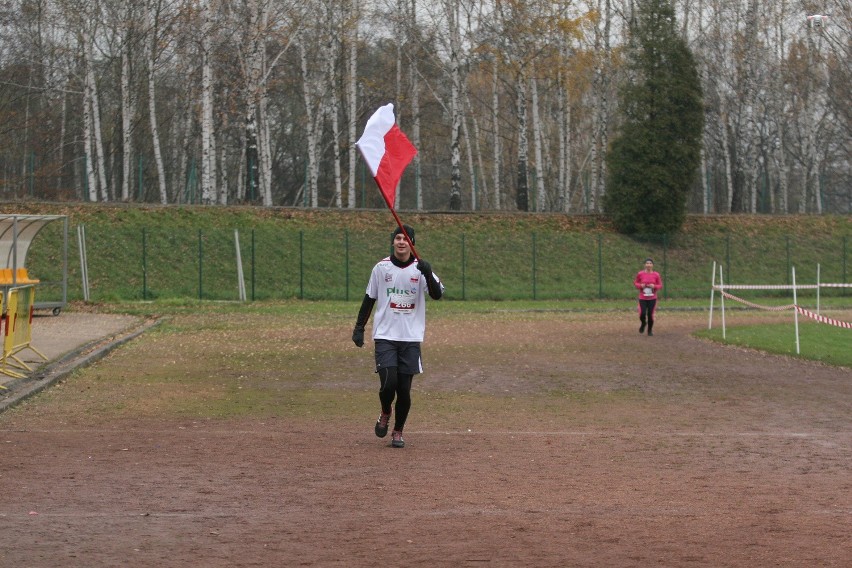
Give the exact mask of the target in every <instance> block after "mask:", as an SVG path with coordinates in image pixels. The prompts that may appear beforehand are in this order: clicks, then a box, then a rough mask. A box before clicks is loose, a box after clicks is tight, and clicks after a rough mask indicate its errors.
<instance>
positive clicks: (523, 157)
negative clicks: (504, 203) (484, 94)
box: [515, 70, 530, 211]
mask: <svg viewBox="0 0 852 568" xmlns="http://www.w3.org/2000/svg"><path fill="white" fill-rule="evenodd" d="M516 88H517V91H518V100H517V112H518V171H517V180H518V184H517V185H518V188H517V195H516V197H515V199H516V203H517V206H518V210H519V211H529V209H530V204H529V184H528V179H527V169H528V167H529V158H528V155H529V142H528V141H527V81H526V77H525V76H524V73H523V70H521V71H519V72H518V77H517V81H516Z"/></svg>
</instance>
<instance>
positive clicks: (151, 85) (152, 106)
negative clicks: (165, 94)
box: [148, 0, 168, 205]
mask: <svg viewBox="0 0 852 568" xmlns="http://www.w3.org/2000/svg"><path fill="white" fill-rule="evenodd" d="M149 18H150V24H151V25H150V26H149V29H150V30H151V38H150V40H149V42H148V116H149V118H150V120H151V140H152V143H153V146H154V162H155V163H156V166H157V181H158V183H159V188H160V203H161V204H163V205H165V204H166V203H168V194H167V193H166V168H165V166H164V165H163V153H162V151H161V149H160V129H159V127H158V126H157V105H156V99H157V97H156V93H157V90H156V83H155V77H156V62H157V57H156V53H157V43H158V35H159V32H158V31H157V28H158V25H157V24H158V20H159V6H158V4H157V0H154V1H153V2H152V5H151V9H150V12H149Z"/></svg>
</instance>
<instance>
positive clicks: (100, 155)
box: [83, 32, 109, 201]
mask: <svg viewBox="0 0 852 568" xmlns="http://www.w3.org/2000/svg"><path fill="white" fill-rule="evenodd" d="M83 40H84V41H85V43H86V45H85V52H84V53H85V57H86V81H87V82H88V83H89V103H90V104H91V105H92V134H93V137H92V139H93V142H94V145H95V147H94V150H95V159H96V160H97V167H96V168H95V170H96V172H97V175H98V183H99V189H100V191H99V192H98V193H100V198H101V200H102V201H109V195H108V192H107V182H106V161H105V158H104V144H103V137H102V135H101V112H100V104H99V103H98V85H97V82H96V81H95V71H94V60H93V57H92V47H93V46H92V38H91V36H89V35H88V34H87V33H86V32H83Z"/></svg>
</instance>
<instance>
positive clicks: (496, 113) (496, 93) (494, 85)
mask: <svg viewBox="0 0 852 568" xmlns="http://www.w3.org/2000/svg"><path fill="white" fill-rule="evenodd" d="M499 71H500V65H499V59H498V57H497V55H494V61H493V68H492V72H491V122H492V126H491V130H492V131H493V132H494V135H493V137H492V140H493V141H492V146H493V149H494V200H493V206H494V209H496V210H498V211H499V210H500V209H501V205H502V204H501V203H500V192H501V191H502V189H501V186H500V164H501V158H502V155H501V149H500V90H499V82H498V80H497V79H498V77H499Z"/></svg>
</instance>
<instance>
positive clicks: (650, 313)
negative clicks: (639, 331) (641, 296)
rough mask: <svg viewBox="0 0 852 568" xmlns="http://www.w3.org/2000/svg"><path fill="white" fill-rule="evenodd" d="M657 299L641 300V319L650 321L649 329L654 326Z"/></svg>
mask: <svg viewBox="0 0 852 568" xmlns="http://www.w3.org/2000/svg"><path fill="white" fill-rule="evenodd" d="M656 305H657V300H639V321H641V322H642V323H643V324H644V323H645V321H647V322H648V329H649V330H650V329H651V328H652V327H654V306H656Z"/></svg>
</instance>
